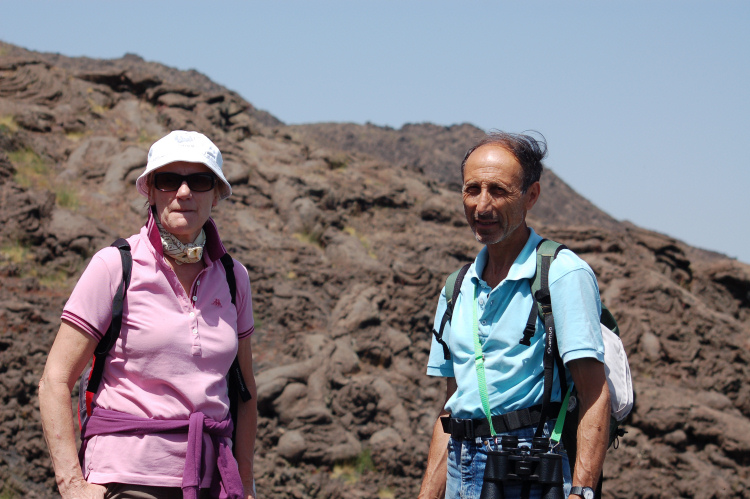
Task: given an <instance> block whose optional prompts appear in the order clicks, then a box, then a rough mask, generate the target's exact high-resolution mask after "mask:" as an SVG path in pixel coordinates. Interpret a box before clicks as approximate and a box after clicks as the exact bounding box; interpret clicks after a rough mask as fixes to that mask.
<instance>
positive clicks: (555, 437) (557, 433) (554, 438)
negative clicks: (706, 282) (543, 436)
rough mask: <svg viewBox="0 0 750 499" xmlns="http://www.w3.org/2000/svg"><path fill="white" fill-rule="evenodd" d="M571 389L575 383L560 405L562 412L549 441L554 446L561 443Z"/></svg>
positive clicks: (571, 388)
mask: <svg viewBox="0 0 750 499" xmlns="http://www.w3.org/2000/svg"><path fill="white" fill-rule="evenodd" d="M560 376H565V373H560ZM571 391H573V385H571V386H570V387H569V388H568V391H567V393H566V394H565V397H564V398H563V401H562V405H561V406H560V412H559V413H558V415H557V422H556V423H555V429H554V430H552V435H550V436H549V442H550V445H551V446H552V447H556V446H557V444H559V443H560V438H561V437H562V431H563V426H565V415H566V414H567V413H568V400H570V392H571Z"/></svg>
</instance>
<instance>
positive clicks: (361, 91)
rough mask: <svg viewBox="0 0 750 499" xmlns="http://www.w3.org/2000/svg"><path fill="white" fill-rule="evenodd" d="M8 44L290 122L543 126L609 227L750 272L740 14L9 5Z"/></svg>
mask: <svg viewBox="0 0 750 499" xmlns="http://www.w3.org/2000/svg"><path fill="white" fill-rule="evenodd" d="M0 40H3V41H6V42H9V43H13V44H16V45H20V46H22V47H25V48H28V49H31V50H38V51H45V52H59V53H62V54H65V55H69V56H79V55H85V56H89V57H96V58H114V57H120V56H122V55H124V54H125V53H127V52H131V53H135V54H138V55H140V56H142V57H143V58H145V59H146V60H151V61H157V62H162V63H164V64H167V65H169V66H174V67H177V68H180V69H196V70H198V71H200V72H202V73H204V74H206V75H207V76H208V77H210V78H211V79H213V80H214V81H216V82H217V83H220V84H222V85H225V86H227V87H228V88H230V89H232V90H235V91H237V92H238V93H239V94H240V95H242V96H243V97H244V98H245V99H247V100H248V101H250V102H251V103H253V105H255V106H256V107H259V108H261V109H265V110H267V111H269V112H270V113H272V114H273V115H275V116H276V117H278V118H279V119H281V120H282V121H284V122H286V123H290V124H291V123H310V122H318V121H339V122H344V121H346V122H355V123H365V122H368V121H369V122H371V123H374V124H377V125H389V126H392V127H396V128H398V127H400V126H401V125H403V124H404V123H419V122H432V123H436V124H439V125H451V124H456V123H463V122H468V123H472V124H474V125H476V126H478V127H480V128H483V129H486V130H487V129H502V130H507V131H516V132H517V131H523V130H527V129H535V130H538V131H540V132H541V133H543V134H544V135H545V136H546V138H547V140H548V142H549V151H550V154H549V157H548V161H547V165H548V166H549V167H550V168H552V169H553V170H554V171H555V172H556V173H557V174H558V175H560V176H561V177H562V178H563V179H564V180H565V181H566V182H568V183H569V184H570V185H571V186H572V187H573V188H574V189H576V190H577V191H578V192H580V193H581V194H582V195H584V196H585V197H587V198H588V199H590V200H591V201H592V202H593V203H594V204H596V205H597V206H599V207H601V208H602V209H603V210H605V211H607V212H608V213H609V214H611V215H612V216H614V217H615V218H617V219H621V220H630V221H632V222H633V223H635V224H637V225H640V226H642V227H646V228H650V229H654V230H657V231H659V232H663V233H666V234H669V235H671V236H674V237H676V238H678V239H681V240H683V241H685V242H687V243H689V244H692V245H695V246H699V247H703V248H707V249H713V250H717V251H720V252H722V253H726V254H727V255H729V256H732V257H737V258H739V259H740V260H742V261H745V262H750V230H749V229H750V222H748V216H750V209H749V208H750V197H749V196H748V193H747V190H748V187H750V168H748V167H749V166H750V165H748V159H747V157H748V156H747V151H746V149H747V148H746V146H745V144H746V143H747V135H748V133H750V2H747V1H731V2H730V1H713V2H708V1H705V2H696V1H690V0H683V1H677V0H672V1H660V0H655V1H648V2H646V1H630V2H622V3H618V2H613V1H601V2H594V1H585V2H584V1H568V2H558V1H525V2H488V1H462V2H459V1H456V2H448V1H441V0H437V1H436V0H433V1H430V2H427V1H398V2H397V1H382V2H372V1H368V0H356V1H348V2H344V1H336V2H332V1H325V2H311V1H277V2H270V1H269V2H238V1H237V2H227V1H216V2H211V3H209V2H195V1H180V2H176V1H159V2H145V1H135V2H100V1H97V2H52V1H22V2H20V1H13V2H11V1H5V0H1V1H0ZM459 159H460V158H456V161H457V162H458V161H459ZM457 202H458V200H457Z"/></svg>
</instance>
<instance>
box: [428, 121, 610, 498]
mask: <svg viewBox="0 0 750 499" xmlns="http://www.w3.org/2000/svg"><path fill="white" fill-rule="evenodd" d="M545 155H546V144H545V143H544V142H543V141H539V140H536V139H535V138H533V137H531V136H528V135H515V134H508V133H494V134H490V135H487V136H486V137H485V138H484V139H483V140H481V141H480V142H479V143H478V144H477V145H476V146H474V147H472V148H471V149H469V151H468V152H467V153H466V156H465V157H464V160H463V162H462V164H461V172H462V175H463V203H464V212H465V214H466V220H467V221H468V222H469V226H470V227H471V229H472V231H473V232H474V236H475V237H476V239H477V241H479V242H480V243H482V244H484V245H485V247H484V248H483V249H482V250H481V251H480V253H479V255H478V256H477V257H476V260H475V261H474V263H473V264H472V265H471V267H470V268H469V270H468V272H467V273H466V276H465V278H464V280H463V282H462V285H461V288H460V295H459V297H458V298H457V300H456V303H455V308H454V312H453V316H452V320H451V322H450V323H449V324H448V325H447V326H446V327H445V331H444V334H443V339H444V340H445V342H446V344H447V346H448V347H449V349H450V359H448V360H446V359H445V358H444V353H443V348H442V346H441V345H440V344H439V343H438V342H437V340H436V339H435V338H433V342H432V348H431V351H430V359H429V362H428V366H427V374H428V375H431V376H441V377H445V378H446V397H445V406H444V409H443V410H442V411H441V413H440V416H441V417H450V418H453V419H452V420H451V424H450V425H449V427H448V431H450V432H451V433H446V432H444V430H443V425H442V424H441V421H440V418H438V421H437V422H436V423H435V426H434V429H433V434H432V441H431V443H430V452H429V457H428V461H427V470H426V472H425V476H424V479H423V481H422V489H421V491H420V495H419V497H420V498H438V497H443V496H444V497H445V498H446V499H453V498H472V499H473V498H478V497H479V494H480V491H481V489H482V478H483V475H484V466H485V462H486V459H487V453H486V452H487V446H486V443H487V441H488V437H490V434H489V431H487V432H486V433H485V434H481V435H472V436H473V437H474V438H473V439H470V437H467V435H466V431H465V429H466V427H467V425H468V426H471V427H472V428H473V427H477V426H478V423H479V422H481V421H484V422H485V423H486V422H487V416H486V414H485V411H484V409H483V404H482V402H481V397H480V389H479V382H478V374H477V372H478V370H477V368H476V366H475V352H474V334H475V324H476V330H477V333H478V337H479V341H480V343H481V350H482V351H481V357H483V358H484V370H485V377H486V386H487V389H486V390H487V397H488V400H489V404H488V406H489V408H490V412H491V414H492V416H495V415H500V414H510V415H511V416H510V417H508V418H506V421H509V422H518V421H519V420H520V421H525V422H526V424H527V426H525V427H521V428H514V427H513V424H509V426H508V428H506V430H507V432H506V433H498V435H502V434H508V435H516V436H518V437H519V442H521V444H523V443H524V442H526V441H528V442H529V443H530V441H531V437H533V434H534V431H535V429H536V426H537V423H538V420H539V410H538V409H539V405H540V404H541V402H542V395H543V391H544V379H543V378H544V375H543V368H542V365H543V351H544V337H545V335H544V328H543V325H542V321H541V320H540V319H538V318H537V324H536V331H535V333H534V335H533V337H532V338H531V345H530V346H526V345H522V344H519V340H520V339H521V338H522V337H523V331H524V327H525V325H526V322H527V320H528V318H529V313H530V310H531V307H532V306H534V305H533V299H532V296H531V291H530V283H531V280H532V279H533V276H534V273H535V271H536V246H537V244H538V243H539V241H541V239H542V238H541V237H540V236H538V235H537V234H536V233H535V232H534V230H533V229H531V228H530V227H528V226H527V225H526V214H527V212H528V211H529V210H530V209H531V208H532V207H533V206H534V204H535V203H536V202H537V200H538V199H539V195H540V185H539V179H540V177H541V173H542V170H543V166H542V162H541V161H542V159H543V158H544V156H545ZM549 288H550V294H551V297H552V303H553V306H554V317H555V328H556V332H557V344H558V348H559V352H560V355H561V357H562V360H563V362H564V363H565V366H566V368H567V369H566V371H567V372H569V374H570V376H569V379H570V377H572V381H573V383H574V384H575V387H576V390H577V392H578V395H577V398H578V403H579V404H580V411H579V415H580V416H579V421H580V422H579V426H578V449H577V453H576V461H575V467H574V468H575V474H574V476H573V477H572V483H571V476H570V467H569V463H568V461H567V455H566V454H565V452H562V454H563V470H564V473H563V474H564V482H565V483H564V492H565V497H568V494H569V493H570V491H571V485H572V486H574V487H576V488H574V489H573V492H577V493H578V494H571V495H570V497H578V496H579V495H580V497H584V495H589V494H590V491H589V490H588V489H583V490H582V489H581V487H587V488H591V489H596V487H597V482H598V480H599V477H600V474H601V471H602V463H603V461H604V455H605V453H606V450H607V443H608V436H609V435H608V432H609V417H610V401H609V389H608V387H607V381H606V378H605V372H604V364H603V361H604V345H603V342H602V336H601V329H600V326H599V315H600V313H601V303H600V301H599V289H598V286H597V283H596V278H595V276H594V273H593V272H592V270H591V269H590V268H589V266H588V265H587V264H586V263H585V262H583V261H582V260H581V259H580V258H578V257H576V256H575V255H574V254H573V253H572V252H571V251H569V250H563V251H561V252H560V254H559V255H558V257H557V258H556V259H555V260H554V261H553V263H552V265H551V268H550V273H549ZM445 310H446V296H445V289H443V291H442V293H441V295H440V299H439V302H438V308H437V313H436V316H435V322H436V330H437V328H438V327H439V325H440V321H441V319H442V317H443V313H444V312H445ZM474 317H476V319H474ZM478 355H479V353H478ZM553 387H554V388H553V392H552V401H557V402H559V401H560V400H561V399H562V397H561V394H560V388H559V380H558V374H557V372H555V380H554V385H553ZM530 414H531V415H533V414H536V419H533V417H532V423H531V425H529V424H528V422H529V417H530V416H529V415H530ZM515 416H523V417H515ZM552 417H553V418H554V417H556V413H555V415H554V416H552ZM472 420H473V421H472ZM518 424H520V423H518ZM485 426H488V425H485ZM553 427H554V420H553V421H551V422H547V423H546V425H545V436H549V433H550V432H551V429H552V428H553ZM469 433H472V432H469ZM493 445H494V444H493ZM535 489H539V487H533V488H532V497H533V494H534V493H539V491H538V490H535ZM520 494H521V487H520V485H519V486H516V487H515V488H514V487H509V488H506V489H505V497H506V498H511V497H520Z"/></svg>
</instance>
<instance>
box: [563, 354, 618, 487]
mask: <svg viewBox="0 0 750 499" xmlns="http://www.w3.org/2000/svg"><path fill="white" fill-rule="evenodd" d="M582 360H590V359H582ZM580 367H583V366H579V369H574V368H573V369H571V373H572V374H573V378H574V380H575V379H576V378H578V381H576V387H577V389H578V400H579V402H580V418H579V423H578V434H577V439H578V448H577V450H576V462H575V470H574V472H573V485H578V486H583V487H591V488H596V485H597V483H598V481H599V477H600V476H601V473H602V467H603V465H604V457H605V455H606V453H607V445H608V443H609V419H610V411H611V408H610V400H609V387H608V385H607V379H606V376H605V374H604V366H603V365H602V364H601V363H599V362H597V361H594V360H591V362H589V363H588V365H587V366H585V369H580Z"/></svg>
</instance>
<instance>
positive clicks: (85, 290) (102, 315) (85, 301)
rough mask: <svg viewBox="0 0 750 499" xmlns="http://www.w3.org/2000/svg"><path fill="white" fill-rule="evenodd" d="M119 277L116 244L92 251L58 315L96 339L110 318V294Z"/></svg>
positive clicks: (107, 324)
mask: <svg viewBox="0 0 750 499" xmlns="http://www.w3.org/2000/svg"><path fill="white" fill-rule="evenodd" d="M120 281H122V262H121V260H120V253H119V251H118V250H117V249H116V248H109V247H108V248H104V249H102V250H101V251H99V252H98V253H96V254H95V255H94V256H93V258H92V259H91V261H90V262H89V264H88V266H87V267H86V270H84V271H83V274H82V275H81V278H80V279H79V280H78V282H77V283H76V286H75V288H73V292H72V293H71V294H70V298H69V299H68V301H67V302H66V303H65V306H64V307H63V312H62V316H61V319H63V320H64V321H66V322H69V323H71V324H73V325H75V326H77V327H79V328H80V329H82V330H83V331H84V332H86V333H87V334H89V335H91V336H92V337H93V338H94V339H96V340H97V341H99V340H101V339H102V336H104V333H105V332H106V331H107V329H109V325H110V323H111V322H112V298H113V297H114V295H115V292H116V291H117V286H119V284H120Z"/></svg>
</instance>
